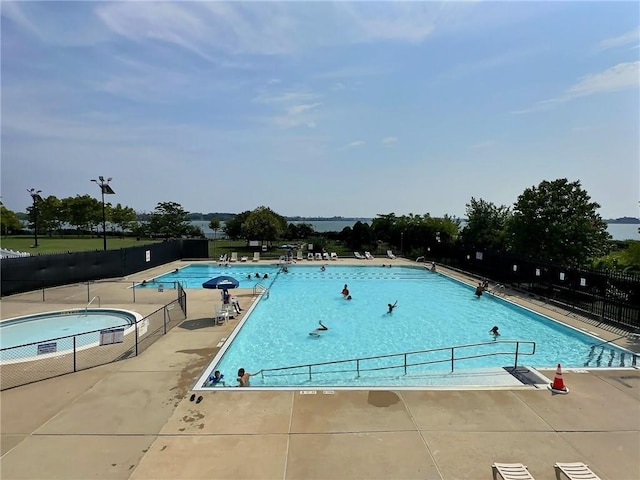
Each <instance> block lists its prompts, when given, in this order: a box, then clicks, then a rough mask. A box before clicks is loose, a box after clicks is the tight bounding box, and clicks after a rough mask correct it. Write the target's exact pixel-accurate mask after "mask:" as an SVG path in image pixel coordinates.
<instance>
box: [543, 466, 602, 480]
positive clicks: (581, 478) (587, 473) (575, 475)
mask: <svg viewBox="0 0 640 480" xmlns="http://www.w3.org/2000/svg"><path fill="white" fill-rule="evenodd" d="M554 468H555V469H556V478H558V479H559V478H560V472H562V473H564V474H565V475H566V476H567V478H569V479H570V480H600V477H599V476H597V475H596V474H595V473H593V471H592V470H591V469H590V468H589V466H588V465H587V464H586V463H582V462H573V463H560V462H558V463H556V464H555V465H554Z"/></svg>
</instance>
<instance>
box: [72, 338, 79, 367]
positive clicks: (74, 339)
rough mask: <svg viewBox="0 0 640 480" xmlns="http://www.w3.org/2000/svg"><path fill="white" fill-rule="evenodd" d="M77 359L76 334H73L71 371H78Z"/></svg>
mask: <svg viewBox="0 0 640 480" xmlns="http://www.w3.org/2000/svg"><path fill="white" fill-rule="evenodd" d="M76 362H77V360H76V336H75V335H74V336H73V371H74V372H77V371H78V365H77V363H76Z"/></svg>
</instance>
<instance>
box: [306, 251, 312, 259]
mask: <svg viewBox="0 0 640 480" xmlns="http://www.w3.org/2000/svg"><path fill="white" fill-rule="evenodd" d="M307 260H313V253H311V252H309V253H307Z"/></svg>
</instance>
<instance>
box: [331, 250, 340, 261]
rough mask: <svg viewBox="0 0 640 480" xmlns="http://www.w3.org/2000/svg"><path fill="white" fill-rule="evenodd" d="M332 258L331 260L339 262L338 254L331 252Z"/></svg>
mask: <svg viewBox="0 0 640 480" xmlns="http://www.w3.org/2000/svg"><path fill="white" fill-rule="evenodd" d="M330 258H331V260H337V259H338V254H337V253H336V252H331V255H330Z"/></svg>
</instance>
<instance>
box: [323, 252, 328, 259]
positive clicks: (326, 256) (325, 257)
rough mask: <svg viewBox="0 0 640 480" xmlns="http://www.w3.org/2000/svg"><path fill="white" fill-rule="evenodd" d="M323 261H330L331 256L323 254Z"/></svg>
mask: <svg viewBox="0 0 640 480" xmlns="http://www.w3.org/2000/svg"><path fill="white" fill-rule="evenodd" d="M322 259H323V260H329V254H328V253H327V252H323V253H322Z"/></svg>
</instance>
